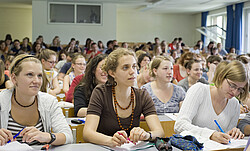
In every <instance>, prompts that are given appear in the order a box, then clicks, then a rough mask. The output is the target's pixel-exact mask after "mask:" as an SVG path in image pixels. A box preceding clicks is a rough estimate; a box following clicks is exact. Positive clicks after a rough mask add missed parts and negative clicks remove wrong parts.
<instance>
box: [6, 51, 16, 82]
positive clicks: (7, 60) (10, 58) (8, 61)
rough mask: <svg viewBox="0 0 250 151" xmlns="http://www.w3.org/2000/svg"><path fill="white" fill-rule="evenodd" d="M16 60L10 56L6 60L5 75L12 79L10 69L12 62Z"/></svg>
mask: <svg viewBox="0 0 250 151" xmlns="http://www.w3.org/2000/svg"><path fill="white" fill-rule="evenodd" d="M14 58H15V57H14V56H12V55H9V56H7V59H6V60H5V63H4V65H5V70H4V74H6V75H7V76H8V77H10V74H9V73H10V71H9V67H10V64H11V62H12V61H13V60H14Z"/></svg>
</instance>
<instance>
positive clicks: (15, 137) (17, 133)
mask: <svg viewBox="0 0 250 151" xmlns="http://www.w3.org/2000/svg"><path fill="white" fill-rule="evenodd" d="M24 128H25V127H24ZM24 128H23V129H24ZM23 129H21V130H20V131H19V132H18V133H17V134H16V135H15V136H14V137H13V139H15V138H16V137H17V136H18V135H19V134H20V133H21V132H22V131H23ZM10 142H11V140H9V141H8V142H7V143H10Z"/></svg>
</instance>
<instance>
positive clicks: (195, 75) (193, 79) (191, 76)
mask: <svg viewBox="0 0 250 151" xmlns="http://www.w3.org/2000/svg"><path fill="white" fill-rule="evenodd" d="M184 66H185V68H186V70H187V74H188V76H187V77H186V78H185V79H183V80H181V81H180V82H179V83H178V85H179V86H181V87H182V88H183V89H184V91H185V92H187V91H188V89H189V88H190V87H191V86H192V85H194V84H195V83H197V82H201V83H204V84H209V83H208V82H207V80H206V79H205V78H203V77H202V65H201V63H200V61H198V60H190V61H188V62H186V63H185V65H184Z"/></svg>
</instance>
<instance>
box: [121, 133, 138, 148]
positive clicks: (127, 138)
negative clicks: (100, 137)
mask: <svg viewBox="0 0 250 151" xmlns="http://www.w3.org/2000/svg"><path fill="white" fill-rule="evenodd" d="M117 133H118V134H119V135H122V136H123V134H122V133H120V132H117ZM127 140H128V141H130V142H131V143H133V144H135V145H136V143H134V142H132V141H131V140H130V139H129V138H127Z"/></svg>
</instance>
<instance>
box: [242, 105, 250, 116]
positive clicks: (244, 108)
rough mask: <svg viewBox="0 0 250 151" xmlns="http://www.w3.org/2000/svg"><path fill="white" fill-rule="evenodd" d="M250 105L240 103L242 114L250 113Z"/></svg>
mask: <svg viewBox="0 0 250 151" xmlns="http://www.w3.org/2000/svg"><path fill="white" fill-rule="evenodd" d="M248 112H249V110H248V106H247V105H240V114H242V113H248Z"/></svg>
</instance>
